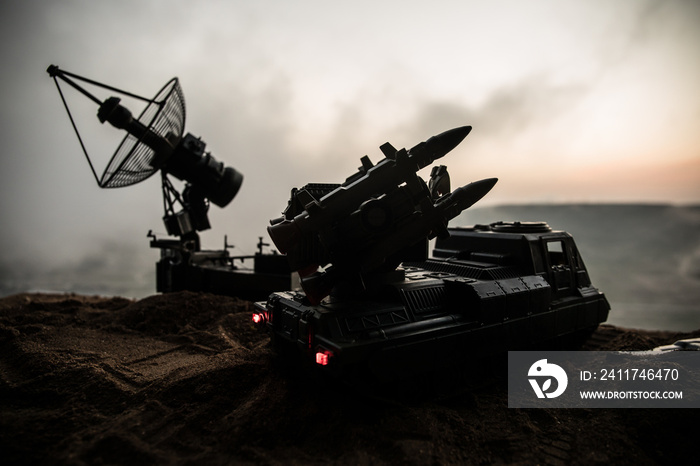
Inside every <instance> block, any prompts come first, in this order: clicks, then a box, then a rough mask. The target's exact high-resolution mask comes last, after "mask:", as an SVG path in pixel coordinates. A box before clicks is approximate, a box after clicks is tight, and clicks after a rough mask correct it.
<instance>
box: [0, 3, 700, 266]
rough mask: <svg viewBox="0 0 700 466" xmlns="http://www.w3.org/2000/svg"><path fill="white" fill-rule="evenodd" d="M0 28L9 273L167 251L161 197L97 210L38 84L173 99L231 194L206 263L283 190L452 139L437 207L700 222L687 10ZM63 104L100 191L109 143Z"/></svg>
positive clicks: (155, 12)
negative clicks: (90, 85) (464, 192)
mask: <svg viewBox="0 0 700 466" xmlns="http://www.w3.org/2000/svg"><path fill="white" fill-rule="evenodd" d="M0 9H1V10H0V11H1V14H0V34H2V43H1V44H0V50H1V58H2V63H3V70H2V76H3V81H2V82H3V86H2V104H3V105H2V110H1V111H2V126H1V127H0V131H1V132H2V133H1V134H2V142H3V145H4V150H3V151H2V154H1V155H0V213H1V214H2V233H0V240H2V242H3V245H4V247H3V249H2V252H1V253H0V262H3V263H5V264H7V263H10V262H11V261H22V262H25V263H27V262H33V263H38V264H41V263H44V262H48V263H51V262H52V261H53V262H60V261H65V260H66V258H75V257H83V258H84V257H85V255H86V254H88V255H89V254H99V253H100V251H103V250H105V249H110V248H111V249H112V250H114V248H119V247H125V248H127V249H128V248H129V247H130V246H129V245H132V246H133V247H132V249H133V250H134V251H141V252H146V251H148V247H147V240H146V238H145V233H146V232H147V231H148V229H149V228H152V229H154V230H155V231H158V232H162V231H164V228H163V226H162V223H161V216H162V211H161V209H162V202H161V192H160V186H159V184H160V182H159V179H158V178H157V177H153V178H151V179H149V180H147V181H145V182H143V183H141V184H139V185H137V186H133V187H127V188H121V189H116V190H102V189H100V188H98V186H97V185H96V183H95V180H94V179H93V176H92V174H91V172H90V170H89V167H88V165H87V163H86V162H85V159H84V156H83V155H82V153H81V150H80V146H79V145H78V142H77V139H76V138H75V135H74V134H73V131H72V128H71V126H70V123H69V120H68V118H67V116H66V113H65V111H64V109H63V106H62V104H61V102H60V98H59V95H58V93H57V91H56V87H55V86H54V83H53V82H52V80H51V79H50V78H49V77H48V75H47V74H46V72H45V69H46V67H47V66H48V65H50V64H56V65H58V66H60V67H61V68H63V69H65V70H68V71H72V72H74V73H77V74H80V75H83V76H86V77H89V78H92V79H95V80H98V81H102V82H106V83H108V84H111V85H114V86H116V87H119V88H123V89H126V90H129V91H132V92H134V93H137V94H141V95H144V96H148V97H151V96H153V95H155V94H156V92H157V91H158V90H159V89H160V88H161V86H163V85H164V84H165V83H166V82H167V81H168V80H169V79H170V78H171V77H173V76H178V77H179V78H180V82H181V85H182V88H183V90H184V93H185V98H186V102H187V122H186V131H187V132H191V133H193V134H195V135H196V136H201V137H202V138H203V140H204V141H205V142H206V143H207V149H208V150H211V152H212V153H213V155H214V156H215V157H216V158H218V159H219V160H221V161H224V162H225V163H226V164H228V165H230V166H233V167H234V168H236V169H237V170H239V171H240V172H242V173H243V174H244V176H245V181H244V184H243V187H242V189H241V192H240V193H239V195H238V197H237V198H236V199H234V201H233V203H232V204H231V205H230V206H229V207H227V208H226V209H223V210H222V209H218V208H217V207H212V212H211V220H212V224H213V226H214V229H213V230H212V232H210V233H208V234H207V235H205V243H206V244H205V245H206V246H209V247H219V246H220V245H221V244H222V242H223V239H222V238H223V235H224V234H228V235H229V241H230V242H233V243H234V244H236V245H237V246H239V251H240V252H252V251H253V249H254V248H253V245H254V243H255V241H256V239H257V236H260V235H264V234H265V226H266V223H267V221H268V219H270V218H273V217H276V216H278V215H279V213H280V212H281V210H282V209H283V208H284V207H285V205H286V202H287V198H288V195H289V191H290V189H291V188H292V187H294V186H301V185H303V184H305V183H308V182H340V181H342V180H343V179H345V177H347V176H348V175H350V174H351V173H353V172H354V171H355V169H356V168H357V166H358V165H359V158H360V157H361V156H363V155H365V154H367V155H369V156H370V158H371V159H372V160H374V161H377V160H379V159H380V158H381V157H382V156H381V153H380V151H379V149H378V147H379V146H380V145H381V144H383V143H384V142H386V141H390V142H391V143H392V144H393V145H394V146H395V147H397V148H400V147H411V146H413V145H415V144H417V143H418V142H420V141H423V140H425V139H427V138H428V137H430V136H432V135H434V134H437V133H439V132H442V131H444V130H447V129H450V128H453V127H456V126H462V125H472V126H473V131H472V133H471V134H470V135H469V136H468V137H467V138H466V139H465V140H464V142H463V143H462V144H461V145H460V146H459V147H458V148H457V149H455V150H454V151H453V152H452V153H450V154H449V155H448V156H447V157H445V158H444V159H442V160H441V163H443V164H446V165H447V166H448V167H449V169H450V173H451V178H452V180H453V185H463V184H467V183H468V182H471V181H474V180H478V179H481V178H487V177H498V178H499V179H500V181H499V183H498V184H497V185H496V187H495V188H494V190H493V191H492V192H491V193H490V194H489V195H488V197H487V198H485V199H484V200H483V201H482V205H493V204H500V203H524V202H670V203H698V202H700V131H699V130H698V129H699V128H700V88H699V87H698V83H700V45H699V44H700V2H698V1H658V2H655V1H643V0H627V1H625V0H616V1H608V0H600V1H594V0H593V1H592V0H587V1H565V0H550V1H544V0H542V1H516V0H511V1H507V0H502V1H481V2H476V1H465V0H459V1H447V0H433V1H430V2H427V1H425V2H406V1H379V0H372V1H364V0H353V1H352V2H342V1H333V2H331V1H322V0H315V1H314V0H306V1H255V2H252V1H249V2H244V1H207V0H199V1H197V2H185V1H172V0H170V1H165V0H139V1H120V2H100V1H60V0H58V1H51V2H47V1H34V0H33V1H11V0H10V1H7V0H6V1H5V2H3V3H2V6H1V7H0ZM63 88H64V90H65V89H66V86H63ZM66 94H67V98H68V100H69V104H70V105H71V108H72V110H73V111H74V112H76V113H79V114H80V115H79V116H81V117H83V118H82V119H81V120H80V121H81V122H84V123H85V125H84V126H83V127H81V128H80V129H81V131H82V133H83V135H84V136H86V140H87V141H86V142H87V143H88V151H89V153H90V155H91V156H92V157H93V159H94V161H95V162H96V165H97V167H96V169H97V170H98V172H100V173H101V171H102V170H103V169H104V166H105V164H106V162H107V160H108V159H109V157H110V156H111V154H112V152H113V151H114V149H115V148H116V144H117V143H118V141H119V139H120V138H121V134H113V133H112V132H115V133H118V132H117V130H113V129H112V128H103V127H101V126H100V125H99V123H97V120H96V118H95V117H94V114H95V112H96V110H97V108H96V106H95V105H94V104H92V103H91V102H89V101H87V99H85V98H84V97H82V96H79V95H78V94H75V93H72V94H71V93H70V92H69V91H66ZM95 94H96V95H98V97H99V98H101V99H104V98H106V97H109V96H110V95H111V93H109V92H105V91H95ZM73 105H74V106H75V107H73ZM132 111H134V113H138V111H140V109H139V108H132ZM111 137H115V138H116V139H115V140H114V141H113V140H112V139H110V138H111ZM153 257H154V256H148V261H150V262H152V259H153Z"/></svg>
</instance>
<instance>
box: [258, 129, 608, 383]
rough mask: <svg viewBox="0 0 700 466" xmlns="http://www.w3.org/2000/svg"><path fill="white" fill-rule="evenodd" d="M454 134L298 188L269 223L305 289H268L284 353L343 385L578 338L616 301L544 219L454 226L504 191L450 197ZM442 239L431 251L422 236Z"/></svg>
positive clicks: (264, 306)
mask: <svg viewBox="0 0 700 466" xmlns="http://www.w3.org/2000/svg"><path fill="white" fill-rule="evenodd" d="M470 129H471V127H462V128H455V129H453V130H450V131H447V132H445V133H442V134H440V135H438V136H435V137H433V138H431V139H429V140H428V141H426V142H424V143H421V144H419V145H418V146H416V147H414V148H412V149H410V150H409V151H406V150H405V149H402V150H401V151H396V150H395V149H394V148H393V147H392V146H391V145H390V144H388V143H387V144H385V145H384V146H382V148H381V149H382V151H383V152H384V155H385V158H384V159H383V160H382V161H381V162H379V163H378V164H377V165H373V164H372V163H371V162H370V161H369V159H368V158H367V157H365V158H363V159H362V167H360V169H359V171H358V172H357V173H356V174H354V175H353V176H351V177H349V178H348V179H347V180H346V181H345V182H344V183H342V184H310V185H307V186H305V187H303V188H301V189H294V190H293V191H292V196H291V199H290V201H289V204H288V207H287V209H286V210H285V212H284V216H283V217H281V218H279V219H274V220H272V221H271V226H270V227H269V228H268V231H269V233H270V236H271V238H272V239H273V241H274V243H275V244H276V245H277V247H278V248H279V249H280V250H281V251H282V252H286V253H287V258H288V260H289V264H290V268H291V269H292V270H296V271H298V273H299V277H300V281H301V285H302V287H303V291H284V292H275V293H272V294H271V295H270V296H269V298H268V300H267V301H266V302H257V303H256V304H255V306H256V310H255V314H254V315H253V320H254V321H255V322H257V323H259V325H263V326H264V327H265V328H266V329H267V331H268V332H269V333H270V335H271V340H272V344H273V346H274V348H275V349H276V351H277V352H278V353H281V354H284V355H294V356H293V357H294V358H297V357H299V358H301V359H302V360H305V361H308V362H309V363H310V364H311V365H316V366H317V367H318V368H319V369H320V370H322V371H325V372H328V373H331V374H334V375H336V376H339V377H341V378H348V379H353V380H358V379H361V380H374V381H378V382H385V381H390V380H396V379H402V378H406V377H413V376H419V375H420V374H424V373H427V372H430V371H434V370H439V369H441V368H447V367H448V366H454V365H455V364H457V363H460V362H466V361H467V360H468V361H475V360H478V359H479V358H482V357H488V356H489V355H493V354H494V353H499V352H505V351H508V350H525V349H533V348H540V349H544V348H561V347H562V345H564V346H563V347H571V346H575V344H576V342H582V341H583V340H584V339H585V338H586V337H587V336H588V335H590V333H591V332H592V331H593V330H594V329H595V328H596V327H597V326H598V324H599V323H601V322H604V321H605V320H606V319H607V315H608V311H609V309H610V306H609V304H608V301H607V300H606V298H605V296H604V294H603V293H601V292H600V291H599V290H598V289H597V288H595V287H594V286H593V285H592V283H591V280H590V277H589V275H588V272H587V270H586V267H585V265H584V263H583V260H582V258H581V255H580V254H579V252H578V249H577V247H576V244H575V242H574V239H573V237H572V236H571V235H570V234H569V233H567V232H565V231H558V230H553V229H552V228H551V227H550V226H549V225H548V224H547V223H546V222H502V221H501V222H495V223H492V224H490V225H476V226H473V227H462V228H448V227H447V224H448V222H449V220H450V219H452V218H454V217H455V216H457V215H458V214H459V213H460V212H462V211H463V210H464V209H466V208H468V207H469V206H471V205H472V204H474V203H475V202H476V201H478V200H479V199H480V198H481V197H483V196H484V195H485V194H486V193H487V192H488V191H489V190H490V189H491V188H492V187H493V185H494V184H495V183H496V180H495V179H487V180H481V181H477V182H475V183H471V184H469V185H466V186H464V187H462V188H458V189H456V190H455V191H453V192H450V187H449V185H450V181H449V175H448V174H447V170H446V168H445V167H444V166H442V165H440V166H436V167H434V168H433V170H432V172H431V176H430V180H429V183H427V184H426V183H425V182H424V181H423V180H422V179H420V177H418V176H417V175H416V171H417V170H418V169H420V168H423V167H425V166H427V165H429V164H430V163H432V162H433V161H434V160H435V159H437V158H439V157H442V156H443V155H445V154H446V153H447V152H449V151H450V150H451V149H453V148H454V147H456V146H457V145H458V144H459V143H460V142H461V140H462V139H464V137H465V136H466V135H467V134H468V133H469V131H470ZM434 237H435V238H436V240H435V246H434V248H433V253H432V257H429V256H428V245H429V243H428V241H429V240H430V239H431V238H434Z"/></svg>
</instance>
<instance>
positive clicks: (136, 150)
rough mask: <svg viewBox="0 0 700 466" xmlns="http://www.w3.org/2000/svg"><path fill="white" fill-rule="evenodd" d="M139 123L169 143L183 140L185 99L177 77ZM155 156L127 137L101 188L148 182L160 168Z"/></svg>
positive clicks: (103, 178) (152, 152)
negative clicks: (147, 179) (155, 161)
mask: <svg viewBox="0 0 700 466" xmlns="http://www.w3.org/2000/svg"><path fill="white" fill-rule="evenodd" d="M138 121H139V122H140V123H141V124H143V125H144V126H146V127H147V128H148V129H149V130H151V131H153V132H154V133H156V134H158V135H159V136H161V137H163V138H165V139H167V140H168V141H179V139H180V138H181V137H182V133H183V132H184V129H185V96H184V94H183V92H182V88H181V87H180V83H179V82H178V79H177V78H173V79H171V80H170V81H168V83H167V84H166V85H165V86H163V88H162V89H161V90H160V91H159V92H158V94H157V95H156V96H155V97H154V98H153V100H152V101H151V103H149V104H148V106H147V107H146V108H145V109H144V110H143V112H141V115H140V116H139V118H138ZM155 156H156V154H155V151H154V150H153V149H151V148H150V147H148V146H147V145H146V144H143V143H142V142H141V140H140V139H137V138H136V137H134V136H133V135H131V134H127V136H126V137H125V138H124V139H123V140H122V142H121V143H120V144H119V147H117V150H116V152H115V153H114V155H113V156H112V159H111V160H110V161H109V164H107V168H105V172H104V173H103V174H102V178H101V179H100V187H102V188H120V187H122V186H130V185H132V184H136V183H138V182H139V181H143V180H145V179H146V178H148V177H149V176H151V175H153V174H154V173H155V172H156V171H157V170H158V169H159V168H160V167H159V166H154V165H155V164H154V159H155Z"/></svg>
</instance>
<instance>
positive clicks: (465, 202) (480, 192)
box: [458, 178, 498, 210]
mask: <svg viewBox="0 0 700 466" xmlns="http://www.w3.org/2000/svg"><path fill="white" fill-rule="evenodd" d="M497 182H498V178H486V179H484V180H479V181H474V182H472V183H469V184H468V185H466V186H463V187H461V188H458V189H459V190H460V191H462V193H461V194H462V198H461V202H460V204H461V205H460V207H461V209H462V210H465V209H468V208H469V207H471V206H473V205H474V204H476V203H477V202H479V200H481V198H483V197H484V196H486V195H487V194H488V193H489V191H491V188H493V187H494V186H495V185H496V183H497Z"/></svg>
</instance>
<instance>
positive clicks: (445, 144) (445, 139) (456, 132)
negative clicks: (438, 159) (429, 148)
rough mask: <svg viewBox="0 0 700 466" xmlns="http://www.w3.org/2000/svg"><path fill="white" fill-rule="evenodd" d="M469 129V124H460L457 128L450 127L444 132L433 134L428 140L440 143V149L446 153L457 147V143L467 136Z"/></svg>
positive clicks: (470, 128)
mask: <svg viewBox="0 0 700 466" xmlns="http://www.w3.org/2000/svg"><path fill="white" fill-rule="evenodd" d="M471 130H472V127H471V126H460V127H459V128H452V129H449V130H447V131H445V132H444V133H440V134H438V135H437V136H433V137H432V138H430V139H428V141H430V140H431V139H434V140H435V141H436V142H438V143H439V144H440V146H441V149H442V150H444V152H445V154H447V153H448V152H449V151H451V150H452V149H454V148H455V147H457V146H458V145H459V143H460V142H462V141H463V140H464V138H466V137H467V135H468V134H469V132H470V131H471Z"/></svg>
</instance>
